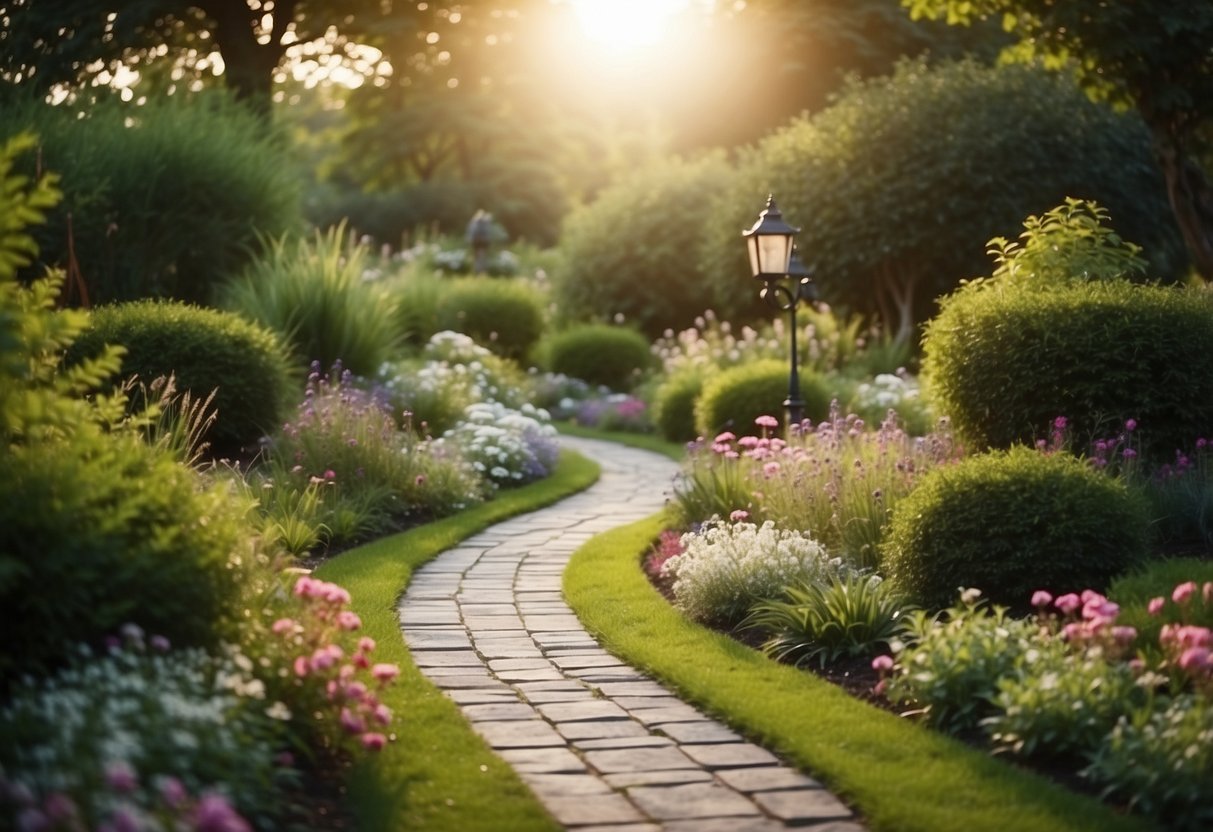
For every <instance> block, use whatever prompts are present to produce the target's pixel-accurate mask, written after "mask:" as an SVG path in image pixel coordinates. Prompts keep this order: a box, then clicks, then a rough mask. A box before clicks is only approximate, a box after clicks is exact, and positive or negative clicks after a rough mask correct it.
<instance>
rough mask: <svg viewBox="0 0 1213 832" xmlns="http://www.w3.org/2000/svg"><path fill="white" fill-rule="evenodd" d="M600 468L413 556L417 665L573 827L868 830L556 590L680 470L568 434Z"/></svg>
mask: <svg viewBox="0 0 1213 832" xmlns="http://www.w3.org/2000/svg"><path fill="white" fill-rule="evenodd" d="M562 442H563V444H565V445H566V446H567V447H571V448H573V449H574V450H576V451H578V452H579V453H581V454H583V455H585V456H587V457H590V458H591V459H594V460H595V461H596V462H597V463H598V464H599V465H600V466H601V467H602V476H601V478H600V479H599V481H598V482H597V483H596V484H594V485H593V486H591V487H590V488H589V489H587V490H586V491H583V492H582V493H580V494H577V495H574V496H572V497H569V498H567V499H565V500H563V501H561V502H559V503H557V504H556V505H554V506H551V507H549V508H545V509H542V510H540V511H537V512H534V513H532V514H528V515H524V516H521V517H516V518H513V519H511V520H507V521H505V522H503V523H499V524H497V525H496V526H493V527H491V528H489V529H486V530H485V531H483V532H481V533H479V534H477V535H474V536H473V537H470V538H468V539H467V540H465V541H464V542H463V543H461V544H460V545H459V546H457V547H456V548H453V549H450V550H448V551H446V552H444V553H442V554H441V555H439V556H438V557H437V558H435V559H434V560H432V561H431V562H429V563H428V564H426V565H425V566H424V567H422V568H421V569H419V570H418V571H417V572H416V573H415V574H414V576H413V580H412V582H411V583H410V585H409V588H408V591H407V593H406V594H405V597H404V598H403V599H402V601H401V604H400V623H401V626H402V628H403V631H404V638H405V641H406V642H407V644H408V646H409V649H410V651H411V652H412V654H413V658H414V660H415V661H416V663H417V665H418V667H420V668H421V670H422V672H423V673H425V675H426V676H427V677H429V679H430V681H432V682H433V683H434V684H435V685H437V686H438V687H439V688H441V689H442V690H443V691H444V692H445V693H446V695H447V696H449V697H451V698H452V699H453V700H454V701H455V702H457V703H458V704H459V706H460V707H461V709H462V710H463V713H464V715H465V716H466V717H467V719H468V720H469V721H470V722H471V723H472V727H473V728H474V729H475V730H476V731H477V732H478V733H479V734H480V735H481V736H482V737H484V739H485V740H486V741H487V742H488V743H489V745H490V746H492V748H493V749H494V751H496V752H497V753H498V754H499V755H501V757H503V758H504V759H505V760H506V761H507V762H509V763H510V764H511V765H512V766H513V767H514V769H515V770H516V771H518V773H519V775H520V776H521V777H522V778H523V780H524V781H526V783H527V784H528V785H529V786H530V787H531V789H533V790H534V792H535V794H536V795H537V796H538V797H539V799H540V800H541V801H542V802H543V804H544V806H546V807H547V809H548V811H549V812H551V814H552V815H553V816H554V817H555V818H556V819H557V821H559V822H560V823H561V824H563V825H564V826H565V827H566V828H568V829H573V830H577V832H605V830H612V832H659V830H660V832H717V830H719V832H767V830H780V829H787V828H792V827H798V828H804V827H809V828H811V829H812V830H814V832H862V829H863V827H862V826H861V825H860V824H859V823H858V822H856V820H855V817H854V815H853V814H852V812H851V811H850V810H849V809H848V808H847V807H846V806H845V805H843V804H842V803H841V802H840V801H839V800H838V799H837V798H835V797H834V796H833V795H831V794H830V793H829V792H827V791H826V790H825V789H824V788H822V786H821V784H820V783H818V782H816V781H814V780H812V779H811V778H809V777H807V776H805V775H804V774H801V773H800V772H798V771H797V770H796V769H794V768H791V767H789V766H786V765H784V764H782V763H781V762H780V760H779V759H777V758H776V757H775V756H774V755H773V754H771V753H770V752H768V751H766V750H765V749H763V748H760V747H759V746H756V745H753V744H751V743H748V742H745V741H744V740H743V739H742V738H741V737H740V736H738V735H737V734H736V733H734V732H733V731H731V730H730V729H729V728H727V727H726V726H724V725H722V724H721V723H719V722H716V721H714V720H712V719H709V718H708V717H707V716H705V715H704V714H702V713H700V712H699V711H697V710H696V709H695V708H693V707H691V706H690V705H688V704H686V703H684V702H681V701H680V700H678V699H677V698H676V697H675V696H674V695H673V694H672V693H670V691H668V690H666V689H665V688H664V687H662V686H661V685H659V684H658V683H656V682H654V681H653V680H652V679H650V678H648V677H646V676H644V675H643V674H642V673H640V672H639V671H637V670H635V669H634V668H631V667H629V666H628V665H626V664H624V663H623V662H622V661H620V660H619V659H617V658H615V657H614V656H612V655H611V654H610V653H608V652H606V651H605V650H603V649H602V648H601V647H600V646H599V645H598V644H597V643H596V642H595V641H594V640H593V638H591V636H590V635H589V633H587V632H586V631H585V629H584V628H583V627H582V626H581V623H580V622H579V621H578V620H577V617H576V616H575V615H574V614H573V612H572V610H570V609H569V607H568V606H567V605H566V604H565V602H564V599H563V597H562V595H561V573H562V572H563V570H564V567H565V564H566V563H567V562H568V560H569V557H570V556H571V555H572V553H573V552H574V551H575V550H576V549H578V548H579V547H580V546H581V545H582V544H583V543H585V542H586V541H587V540H589V539H590V538H591V537H593V536H594V535H596V534H599V533H601V532H604V531H607V530H609V529H612V528H615V527H616V526H622V525H625V524H627V523H631V522H633V521H636V520H640V519H643V518H645V517H648V516H649V515H651V514H653V513H654V512H656V511H658V510H659V509H660V508H661V507H662V505H663V502H664V500H665V497H666V495H667V493H668V489H669V487H670V484H671V482H672V480H673V477H674V474H675V472H676V470H677V468H676V466H675V464H674V463H672V462H671V461H669V460H668V459H666V458H664V457H661V456H658V455H656V454H653V453H650V452H647V451H641V450H636V449H632V448H626V447H623V446H620V445H615V444H612V443H606V442H598V441H594V440H587V439H574V438H568V437H564V438H562Z"/></svg>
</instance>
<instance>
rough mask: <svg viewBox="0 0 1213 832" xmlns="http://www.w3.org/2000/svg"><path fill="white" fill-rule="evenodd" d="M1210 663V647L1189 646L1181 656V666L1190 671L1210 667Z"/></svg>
mask: <svg viewBox="0 0 1213 832" xmlns="http://www.w3.org/2000/svg"><path fill="white" fill-rule="evenodd" d="M1210 663H1211V661H1210V656H1209V648H1207V647H1189V648H1188V649H1187V650H1185V651H1184V652H1183V655H1181V656H1180V657H1179V666H1180V667H1181V668H1183V669H1184V670H1189V671H1190V670H1200V669H1202V668H1205V667H1209V665H1210Z"/></svg>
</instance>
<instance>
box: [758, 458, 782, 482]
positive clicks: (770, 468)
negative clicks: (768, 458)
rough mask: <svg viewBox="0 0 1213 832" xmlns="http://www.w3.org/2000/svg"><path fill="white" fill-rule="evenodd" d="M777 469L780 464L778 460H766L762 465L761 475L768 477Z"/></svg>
mask: <svg viewBox="0 0 1213 832" xmlns="http://www.w3.org/2000/svg"><path fill="white" fill-rule="evenodd" d="M779 471H780V465H779V463H778V462H768V463H767V464H766V465H763V466H762V475H763V476H764V477H767V478H768V479H770V478H771V477H773V476H775V475H776V474H778V473H779Z"/></svg>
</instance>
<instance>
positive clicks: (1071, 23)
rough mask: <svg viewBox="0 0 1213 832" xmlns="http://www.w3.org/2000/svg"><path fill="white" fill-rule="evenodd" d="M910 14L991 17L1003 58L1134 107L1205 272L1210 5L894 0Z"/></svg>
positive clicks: (1210, 210) (1210, 220) (1212, 36)
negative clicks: (1031, 63)
mask: <svg viewBox="0 0 1213 832" xmlns="http://www.w3.org/2000/svg"><path fill="white" fill-rule="evenodd" d="M902 2H903V4H904V5H905V6H907V7H908V8H909V9H910V11H911V14H912V15H913V16H914V17H915V18H928V19H944V20H946V21H947V22H948V23H952V24H958V25H970V24H972V23H973V22H975V21H979V20H985V19H991V18H993V19H999V20H1001V21H1002V24H1003V27H1004V28H1005V29H1006V30H1007V31H1008V32H1010V33H1012V34H1013V35H1015V36H1016V37H1017V38H1018V43H1017V44H1016V45H1014V46H1013V47H1011V48H1010V49H1009V50H1008V51H1007V52H1006V56H1007V57H1008V58H1010V59H1017V60H1034V59H1041V60H1042V61H1043V62H1044V63H1045V65H1046V66H1049V67H1051V68H1054V69H1068V70H1071V71H1073V72H1074V73H1075V74H1076V75H1077V77H1078V78H1079V80H1080V82H1081V83H1082V84H1083V86H1084V87H1085V88H1086V89H1087V91H1088V92H1089V94H1091V95H1092V96H1093V97H1096V98H1109V99H1111V100H1113V101H1114V102H1117V103H1120V104H1123V105H1126V106H1132V107H1135V108H1136V109H1137V110H1138V111H1139V112H1140V113H1141V117H1142V119H1143V120H1144V121H1145V123H1146V125H1147V126H1148V127H1149V129H1150V133H1151V136H1152V139H1153V144H1154V149H1155V152H1156V153H1157V155H1158V159H1159V163H1160V164H1161V166H1162V170H1163V173H1164V175H1165V176H1166V181H1167V193H1168V197H1169V199H1170V202H1171V207H1172V210H1173V211H1174V212H1175V217H1176V220H1177V221H1178V223H1179V227H1180V229H1181V231H1182V232H1183V235H1184V241H1185V243H1186V244H1187V246H1188V249H1189V251H1190V252H1191V255H1192V259H1193V262H1194V263H1195V265H1196V267H1197V269H1198V270H1199V271H1200V273H1201V274H1202V275H1204V277H1205V278H1206V279H1210V280H1213V188H1211V187H1210V183H1209V178H1208V173H1207V171H1205V170H1202V168H1201V166H1200V164H1199V163H1198V161H1197V160H1198V159H1200V158H1201V157H1202V155H1203V154H1206V153H1207V152H1208V150H1209V148H1208V143H1209V141H1210V135H1211V134H1213V131H1211V130H1210V125H1211V124H1213V3H1207V2H1200V3H1176V2H1173V0H1066V2H1055V0H902Z"/></svg>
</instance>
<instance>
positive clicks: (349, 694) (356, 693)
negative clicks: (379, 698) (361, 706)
mask: <svg viewBox="0 0 1213 832" xmlns="http://www.w3.org/2000/svg"><path fill="white" fill-rule="evenodd" d="M345 696H346V698H347V699H353V700H359V699H361V698H362V697H364V696H366V685H364V684H362V682H350V683H349V684H348V685H346V686H345Z"/></svg>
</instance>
